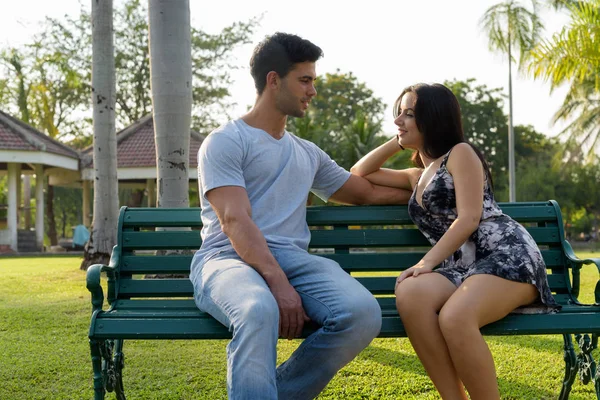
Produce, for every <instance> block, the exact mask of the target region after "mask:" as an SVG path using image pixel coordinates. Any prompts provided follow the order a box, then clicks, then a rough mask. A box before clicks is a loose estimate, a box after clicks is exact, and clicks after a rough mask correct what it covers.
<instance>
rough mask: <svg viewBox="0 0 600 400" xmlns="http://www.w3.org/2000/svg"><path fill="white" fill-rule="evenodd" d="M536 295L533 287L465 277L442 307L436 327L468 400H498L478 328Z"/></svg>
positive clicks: (491, 277)
mask: <svg viewBox="0 0 600 400" xmlns="http://www.w3.org/2000/svg"><path fill="white" fill-rule="evenodd" d="M537 296H538V291H537V289H536V288H535V286H533V285H530V284H526V283H520V282H514V281H509V280H506V279H503V278H500V277H497V276H494V275H483V274H481V275H473V276H470V277H469V278H467V279H466V280H465V281H464V282H463V284H462V285H461V286H460V287H459V288H458V289H457V290H456V291H455V292H454V293H453V294H452V296H450V298H449V299H448V301H447V302H446V303H445V304H444V306H443V307H442V309H441V311H440V315H439V322H440V328H441V331H442V334H443V336H444V339H445V342H446V344H447V345H448V350H449V351H450V356H451V358H452V363H453V364H454V367H455V368H456V371H457V372H458V376H459V377H460V380H461V381H462V382H463V383H464V385H465V387H466V388H467V391H468V392H469V395H470V396H471V399H472V400H480V399H485V400H491V399H500V393H499V390H498V380H497V377H496V368H495V366H494V360H493V358H492V354H491V352H490V350H489V348H488V346H487V344H486V343H485V341H484V340H483V336H482V335H481V332H480V331H479V329H480V328H481V327H482V326H484V325H487V324H489V323H491V322H494V321H497V320H499V319H501V318H503V317H504V316H506V315H507V314H508V313H510V312H511V311H513V310H514V309H515V308H517V307H519V306H522V305H526V304H530V303H532V302H533V301H534V300H535V299H536V298H537Z"/></svg>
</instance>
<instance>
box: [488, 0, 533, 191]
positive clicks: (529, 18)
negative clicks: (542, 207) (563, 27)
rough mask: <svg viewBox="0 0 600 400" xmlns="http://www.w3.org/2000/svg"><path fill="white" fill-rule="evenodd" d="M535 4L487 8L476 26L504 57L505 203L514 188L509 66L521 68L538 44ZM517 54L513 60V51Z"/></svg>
mask: <svg viewBox="0 0 600 400" xmlns="http://www.w3.org/2000/svg"><path fill="white" fill-rule="evenodd" d="M537 11H538V1H537V0H531V9H528V8H527V7H525V6H524V5H522V4H521V3H520V2H519V1H516V0H508V1H506V2H504V3H499V4H496V5H494V6H492V7H490V8H488V9H487V11H486V12H485V14H484V15H483V17H482V18H481V20H480V25H481V27H482V29H483V31H484V32H485V33H486V34H487V36H488V39H489V48H490V50H491V51H493V52H500V53H502V54H507V55H508V104H509V121H508V122H509V123H508V170H509V174H508V175H509V178H508V181H509V200H510V201H516V189H515V137H514V129H513V99H512V63H513V61H515V62H517V65H518V67H519V69H522V67H523V65H524V61H525V60H526V59H527V56H528V53H529V51H530V50H531V49H532V48H533V47H534V45H535V44H536V43H537V42H538V40H539V37H540V34H541V31H542V29H543V25H542V23H541V21H540V19H539V18H538V16H537ZM515 50H516V51H517V52H518V55H519V57H518V60H515V57H514V55H513V54H514V52H515Z"/></svg>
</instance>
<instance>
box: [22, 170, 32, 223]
mask: <svg viewBox="0 0 600 400" xmlns="http://www.w3.org/2000/svg"><path fill="white" fill-rule="evenodd" d="M23 220H24V221H23V224H24V225H25V230H26V231H28V230H30V229H31V176H30V175H23Z"/></svg>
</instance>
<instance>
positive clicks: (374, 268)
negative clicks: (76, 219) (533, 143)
mask: <svg viewBox="0 0 600 400" xmlns="http://www.w3.org/2000/svg"><path fill="white" fill-rule="evenodd" d="M500 207H501V208H502V210H503V211H504V213H506V214H508V215H509V216H511V217H512V218H514V219H515V220H517V221H519V222H520V223H522V224H523V225H524V226H525V227H526V228H527V229H528V231H529V232H530V233H531V235H532V236H533V238H534V239H535V241H536V243H538V245H539V246H540V248H541V250H542V254H543V256H544V260H545V261H546V265H547V266H548V274H549V281H550V287H551V289H552V291H553V292H554V293H556V295H555V297H556V299H557V301H559V302H560V303H566V302H567V301H568V299H569V296H568V293H569V292H570V291H571V290H572V288H571V282H570V278H569V273H568V272H569V271H568V268H569V265H568V262H567V260H566V257H565V255H564V252H563V250H562V241H563V240H564V233H563V225H562V217H561V214H560V208H559V207H558V204H556V202H554V201H548V202H529V203H500ZM307 222H308V224H309V226H310V228H311V234H312V239H311V242H310V249H311V251H313V252H315V253H317V254H319V255H321V256H323V257H327V258H331V259H333V260H335V261H337V262H338V263H339V264H340V265H341V266H342V267H343V268H344V269H345V270H346V271H348V272H350V273H352V274H353V275H355V276H356V277H357V279H359V280H360V281H361V282H362V284H363V285H364V286H365V287H367V288H368V289H369V290H370V291H371V292H372V293H373V294H375V295H381V296H384V297H387V296H389V295H393V289H394V282H395V277H396V276H397V275H398V273H399V271H401V270H404V269H406V268H408V267H410V266H412V265H414V264H415V263H417V262H418V261H419V260H420V259H421V257H422V256H423V255H424V254H425V252H426V251H427V250H428V249H429V248H430V245H429V242H428V241H427V240H426V239H425V237H424V236H423V235H422V234H421V233H420V232H419V230H418V229H416V227H415V226H414V225H413V223H412V221H411V220H410V218H409V216H408V212H407V207H406V206H319V207H308V209H307ZM201 227H202V223H201V220H200V209H199V208H188V209H160V208H127V207H123V208H122V209H121V213H120V217H119V232H118V246H119V247H118V249H119V250H118V251H119V252H120V271H119V275H120V278H121V279H119V286H118V288H117V298H118V299H135V298H157V297H161V298H164V297H171V298H173V297H175V298H181V297H185V298H190V297H192V296H193V294H192V292H193V291H192V285H191V283H190V282H189V280H188V279H185V278H179V279H140V278H144V276H145V275H147V274H187V273H188V272H189V267H190V263H191V259H192V256H193V253H194V251H196V250H197V249H198V248H199V247H200V244H201V239H200V229H201ZM157 228H158V229H157ZM173 228H179V229H181V228H186V229H187V230H177V231H175V230H172V229H173ZM162 229H165V230H162ZM172 250H178V251H184V252H185V251H187V254H166V255H160V254H161V252H164V251H172ZM390 300H392V299H390Z"/></svg>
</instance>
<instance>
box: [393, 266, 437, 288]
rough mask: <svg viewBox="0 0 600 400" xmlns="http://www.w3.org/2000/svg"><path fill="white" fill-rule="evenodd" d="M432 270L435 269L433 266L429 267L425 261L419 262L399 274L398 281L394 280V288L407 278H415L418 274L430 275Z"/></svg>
mask: <svg viewBox="0 0 600 400" xmlns="http://www.w3.org/2000/svg"><path fill="white" fill-rule="evenodd" d="M433 268H435V265H429V264H428V263H427V262H426V261H423V260H421V261H419V262H418V263H416V264H415V265H413V266H412V267H410V268H409V269H407V270H405V271H403V272H402V273H401V274H400V276H399V277H398V279H396V287H398V285H399V284H400V282H402V281H403V280H405V279H406V278H408V277H409V276H414V277H415V278H416V277H417V276H419V275H420V274H428V273H430V272H431V271H433Z"/></svg>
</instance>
